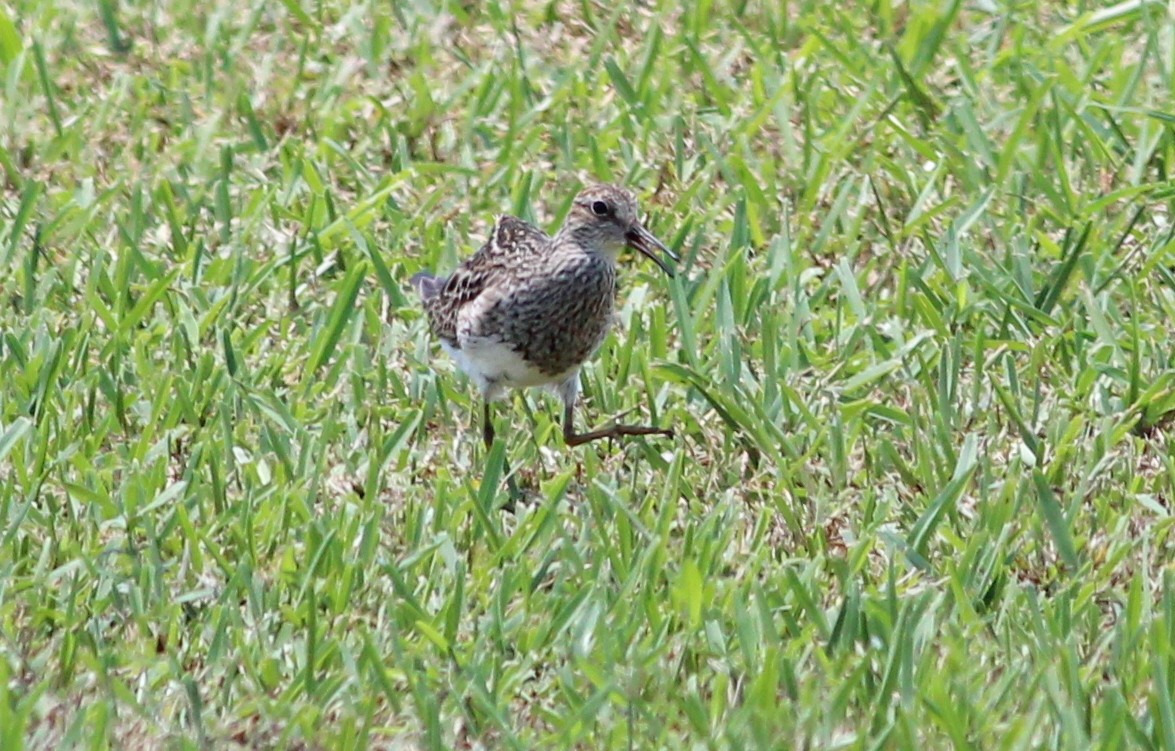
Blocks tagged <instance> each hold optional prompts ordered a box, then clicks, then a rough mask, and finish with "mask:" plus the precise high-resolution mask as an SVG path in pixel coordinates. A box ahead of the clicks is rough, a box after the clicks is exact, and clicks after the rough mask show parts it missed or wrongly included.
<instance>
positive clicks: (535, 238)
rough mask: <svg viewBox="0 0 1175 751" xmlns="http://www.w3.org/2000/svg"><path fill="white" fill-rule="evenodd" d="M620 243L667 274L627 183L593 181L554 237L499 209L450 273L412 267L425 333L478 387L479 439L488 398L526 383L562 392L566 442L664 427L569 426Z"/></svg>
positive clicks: (598, 338)
mask: <svg viewBox="0 0 1175 751" xmlns="http://www.w3.org/2000/svg"><path fill="white" fill-rule="evenodd" d="M626 246H628V247H631V248H633V249H635V250H638V251H640V252H641V253H643V254H645V255H646V256H648V257H649V258H651V259H653V261H654V262H655V263H656V264H657V265H658V266H660V267H661V269H662V270H663V271H664V272H665V273H666V274H668V275H669V276H673V271H672V270H671V269H670V268H669V266H667V265H666V264H665V262H664V261H662V260H661V259H660V258H659V257H658V256H657V252H656V251H658V250H660V251H662V252H664V253H665V254H666V255H668V256H669V257H670V258H672V259H673V260H674V261H677V260H679V259H678V257H677V256H676V255H675V254H674V253H673V252H672V251H670V250H669V249H668V248H666V247H665V245H664V244H662V243H661V241H660V240H658V239H657V238H656V237H654V236H653V235H652V234H651V233H650V232H649V231H648V230H647V229H645V227H644V226H643V225H642V224H641V223H640V221H639V219H638V218H637V203H636V199H635V198H634V197H633V195H632V193H630V192H628V191H627V190H625V189H624V188H621V187H619V186H616V185H594V186H592V187H589V188H585V189H584V190H583V191H581V192H580V193H579V195H577V196H576V197H575V202H574V203H573V204H572V205H571V211H570V212H569V214H568V215H567V220H566V221H565V222H564V224H563V227H562V229H560V230H559V232H558V233H556V234H555V236H554V237H550V236H548V235H547V234H546V233H545V232H543V231H542V230H540V229H538V228H537V227H534V226H532V225H530V224H528V223H526V222H524V221H522V220H521V219H518V218H516V217H512V216H503V217H501V218H500V219H498V221H497V223H495V225H494V229H493V232H492V233H491V234H490V239H489V240H488V241H487V242H486V244H485V245H483V246H482V248H481V249H480V250H479V251H477V253H475V254H474V255H472V256H471V257H469V258H468V259H466V260H465V262H464V263H462V264H461V265H460V266H458V267H457V270H456V271H454V272H453V273H452V274H450V275H449V276H447V277H439V276H433V275H432V274H429V273H427V272H422V273H419V274H416V275H415V276H413V277H412V284H413V286H415V287H416V289H417V291H418V292H419V293H420V296H421V297H422V298H423V299H424V309H425V311H426V312H427V313H428V319H429V324H430V327H431V329H432V331H433V333H434V334H436V336H437V337H439V338H440V340H441V346H442V347H443V348H444V349H445V351H446V352H448V353H449V355H450V356H451V357H452V358H453V359H454V360H456V362H457V366H458V367H459V368H461V370H463V371H464V372H465V373H466V374H467V375H469V377H470V378H472V379H473V381H474V382H475V383H476V384H477V387H478V389H479V390H480V391H481V396H482V399H483V407H482V419H483V424H482V438H483V440H484V441H485V444H486V447H487V448H488V447H490V446H491V445H492V444H493V442H494V426H493V422H492V421H491V418H490V402H491V401H493V400H494V399H497V398H500V397H501V396H502V395H503V394H504V393H505V391H506V389H507V388H527V387H530V386H546V387H550V388H553V389H554V390H555V391H556V393H558V395H559V396H560V398H561V399H562V400H563V440H564V441H565V442H566V443H567V444H568V445H570V446H578V445H579V444H582V443H587V442H588V441H594V440H596V439H598V438H617V437H620V436H636V435H665V436H672V435H673V431H671V430H664V429H661V428H653V427H645V426H640V425H613V426H611V427H608V428H603V429H601V430H593V431H590V432H587V433H577V432H575V426H574V421H573V414H574V411H575V400H576V397H578V395H579V369H580V367H581V366H582V365H583V363H584V362H585V361H586V360H587V359H588V358H589V357H590V356H591V355H592V354H593V353H594V352H595V351H596V349H597V348H598V347H599V346H600V344H602V343H603V341H604V338H605V336H607V334H608V328H609V327H610V326H611V325H612V319H613V309H614V306H615V298H616V258H617V256H618V255H619V254H620V251H621V250H623V249H624V248H625V247H626Z"/></svg>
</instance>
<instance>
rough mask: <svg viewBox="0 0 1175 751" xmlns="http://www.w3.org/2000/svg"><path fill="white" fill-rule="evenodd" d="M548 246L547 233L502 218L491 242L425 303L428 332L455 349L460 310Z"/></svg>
mask: <svg viewBox="0 0 1175 751" xmlns="http://www.w3.org/2000/svg"><path fill="white" fill-rule="evenodd" d="M550 242H551V238H550V237H549V236H548V235H547V233H546V232H543V231H542V230H541V229H539V228H538V227H535V226H533V225H531V224H528V223H527V222H524V221H522V220H521V219H519V218H517V217H513V216H503V217H501V218H499V219H498V221H497V223H496V224H495V225H494V229H493V231H492V232H491V233H490V238H489V239H488V240H487V241H486V243H485V244H484V245H482V246H481V248H480V249H479V250H478V251H477V252H476V253H474V254H473V255H472V256H470V257H469V258H467V259H465V261H464V262H463V263H462V264H461V265H460V266H458V267H457V269H456V270H455V271H454V272H453V273H452V274H450V275H449V277H448V279H446V280H445V282H444V286H443V287H442V289H441V290H440V293H439V294H437V295H434V296H433V297H431V298H428V299H426V300H425V301H424V309H425V312H426V313H428V320H429V324H430V328H431V329H432V331H433V333H434V334H436V335H437V336H439V337H441V338H442V339H444V340H445V341H447V342H448V343H449V344H451V345H453V346H454V347H456V346H459V345H458V343H457V315H458V313H460V312H461V309H462V308H463V307H465V306H466V305H468V304H470V303H471V302H473V301H474V300H476V299H477V298H478V296H480V295H481V294H482V293H483V292H484V291H485V290H486V289H488V288H491V287H494V286H495V285H497V284H499V283H500V282H504V281H506V280H507V279H509V278H510V277H512V276H514V275H515V274H516V273H517V271H518V269H520V268H525V267H527V266H529V265H530V264H528V263H526V260H525V256H530V255H537V254H539V253H541V252H542V251H543V248H545V247H546V246H547V245H549V244H550Z"/></svg>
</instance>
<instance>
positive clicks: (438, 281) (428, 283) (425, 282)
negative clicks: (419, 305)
mask: <svg viewBox="0 0 1175 751" xmlns="http://www.w3.org/2000/svg"><path fill="white" fill-rule="evenodd" d="M409 281H410V282H412V286H413V287H415V288H416V291H417V292H419V293H420V296H421V297H423V298H424V299H425V300H428V299H431V298H433V297H435V296H436V294H437V293H438V292H440V291H441V288H442V287H444V286H445V282H446V281H448V280H447V279H446V278H445V277H443V276H440V277H438V276H433V275H432V274H430V273H428V272H427V271H421V272H420V273H419V274H414V275H413V276H412V278H411V279H409Z"/></svg>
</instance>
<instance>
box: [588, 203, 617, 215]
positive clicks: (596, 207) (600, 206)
mask: <svg viewBox="0 0 1175 751" xmlns="http://www.w3.org/2000/svg"><path fill="white" fill-rule="evenodd" d="M592 213H593V214H595V215H596V216H608V215H609V214H611V213H612V209H611V208H609V206H608V203H607V201H592Z"/></svg>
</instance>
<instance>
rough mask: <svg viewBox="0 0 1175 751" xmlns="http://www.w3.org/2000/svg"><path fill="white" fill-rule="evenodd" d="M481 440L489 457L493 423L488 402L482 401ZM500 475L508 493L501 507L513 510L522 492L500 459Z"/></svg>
mask: <svg viewBox="0 0 1175 751" xmlns="http://www.w3.org/2000/svg"><path fill="white" fill-rule="evenodd" d="M481 421H482V422H481V439H482V441H484V442H485V445H486V457H487V458H488V457H489V455H490V451H491V450H492V449H493V448H494V421H493V419H492V418H491V417H490V400H489V399H484V400H483V401H482V410H481ZM502 473H503V474H504V475H506V489H507V490H508V491H509V492H510V500H509V501H507V502H506V504H505V505H504V506H503V508H505V509H506V510H507V511H513V510H514V501H516V500H517V499H519V498H521V497H522V491H520V490H519V489H518V485H517V484H516V483H515V482H514V475H512V474H510V462H508V461H506V458H505V457H502Z"/></svg>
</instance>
